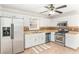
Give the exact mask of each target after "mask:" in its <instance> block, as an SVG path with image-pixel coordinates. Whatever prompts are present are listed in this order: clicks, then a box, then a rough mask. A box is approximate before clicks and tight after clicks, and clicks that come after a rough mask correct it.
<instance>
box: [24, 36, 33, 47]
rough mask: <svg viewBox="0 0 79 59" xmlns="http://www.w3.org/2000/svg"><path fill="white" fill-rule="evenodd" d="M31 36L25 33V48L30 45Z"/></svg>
mask: <svg viewBox="0 0 79 59" xmlns="http://www.w3.org/2000/svg"><path fill="white" fill-rule="evenodd" d="M31 42H32V41H31V37H30V36H29V35H25V48H29V47H31V46H32V43H31Z"/></svg>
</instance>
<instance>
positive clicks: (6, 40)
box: [1, 17, 12, 54]
mask: <svg viewBox="0 0 79 59" xmlns="http://www.w3.org/2000/svg"><path fill="white" fill-rule="evenodd" d="M11 23H12V19H11V18H8V17H1V53H5V54H6V53H12V40H11Z"/></svg>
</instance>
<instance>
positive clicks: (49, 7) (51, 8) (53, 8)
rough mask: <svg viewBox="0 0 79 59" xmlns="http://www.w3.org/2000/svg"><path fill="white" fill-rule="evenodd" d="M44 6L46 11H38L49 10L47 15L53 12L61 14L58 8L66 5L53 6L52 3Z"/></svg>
mask: <svg viewBox="0 0 79 59" xmlns="http://www.w3.org/2000/svg"><path fill="white" fill-rule="evenodd" d="M44 7H45V8H47V9H48V10H46V11H43V12H40V13H45V12H49V14H48V15H49V16H50V15H51V14H53V13H55V12H57V13H59V14H62V13H63V12H61V11H59V10H58V9H61V8H65V7H67V5H62V6H59V7H54V5H53V4H49V5H48V6H44Z"/></svg>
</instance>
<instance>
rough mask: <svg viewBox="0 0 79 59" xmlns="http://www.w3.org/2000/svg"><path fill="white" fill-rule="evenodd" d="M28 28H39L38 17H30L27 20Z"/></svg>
mask: <svg viewBox="0 0 79 59" xmlns="http://www.w3.org/2000/svg"><path fill="white" fill-rule="evenodd" d="M29 30H39V19H37V18H31V19H30V20H29Z"/></svg>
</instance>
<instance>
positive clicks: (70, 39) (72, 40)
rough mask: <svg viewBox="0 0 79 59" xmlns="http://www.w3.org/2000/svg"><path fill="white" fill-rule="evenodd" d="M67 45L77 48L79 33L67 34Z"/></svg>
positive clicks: (78, 45)
mask: <svg viewBox="0 0 79 59" xmlns="http://www.w3.org/2000/svg"><path fill="white" fill-rule="evenodd" d="M65 38H66V39H65V45H66V46H67V47H70V48H73V49H77V48H78V47H79V35H78V34H66V37H65Z"/></svg>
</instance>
